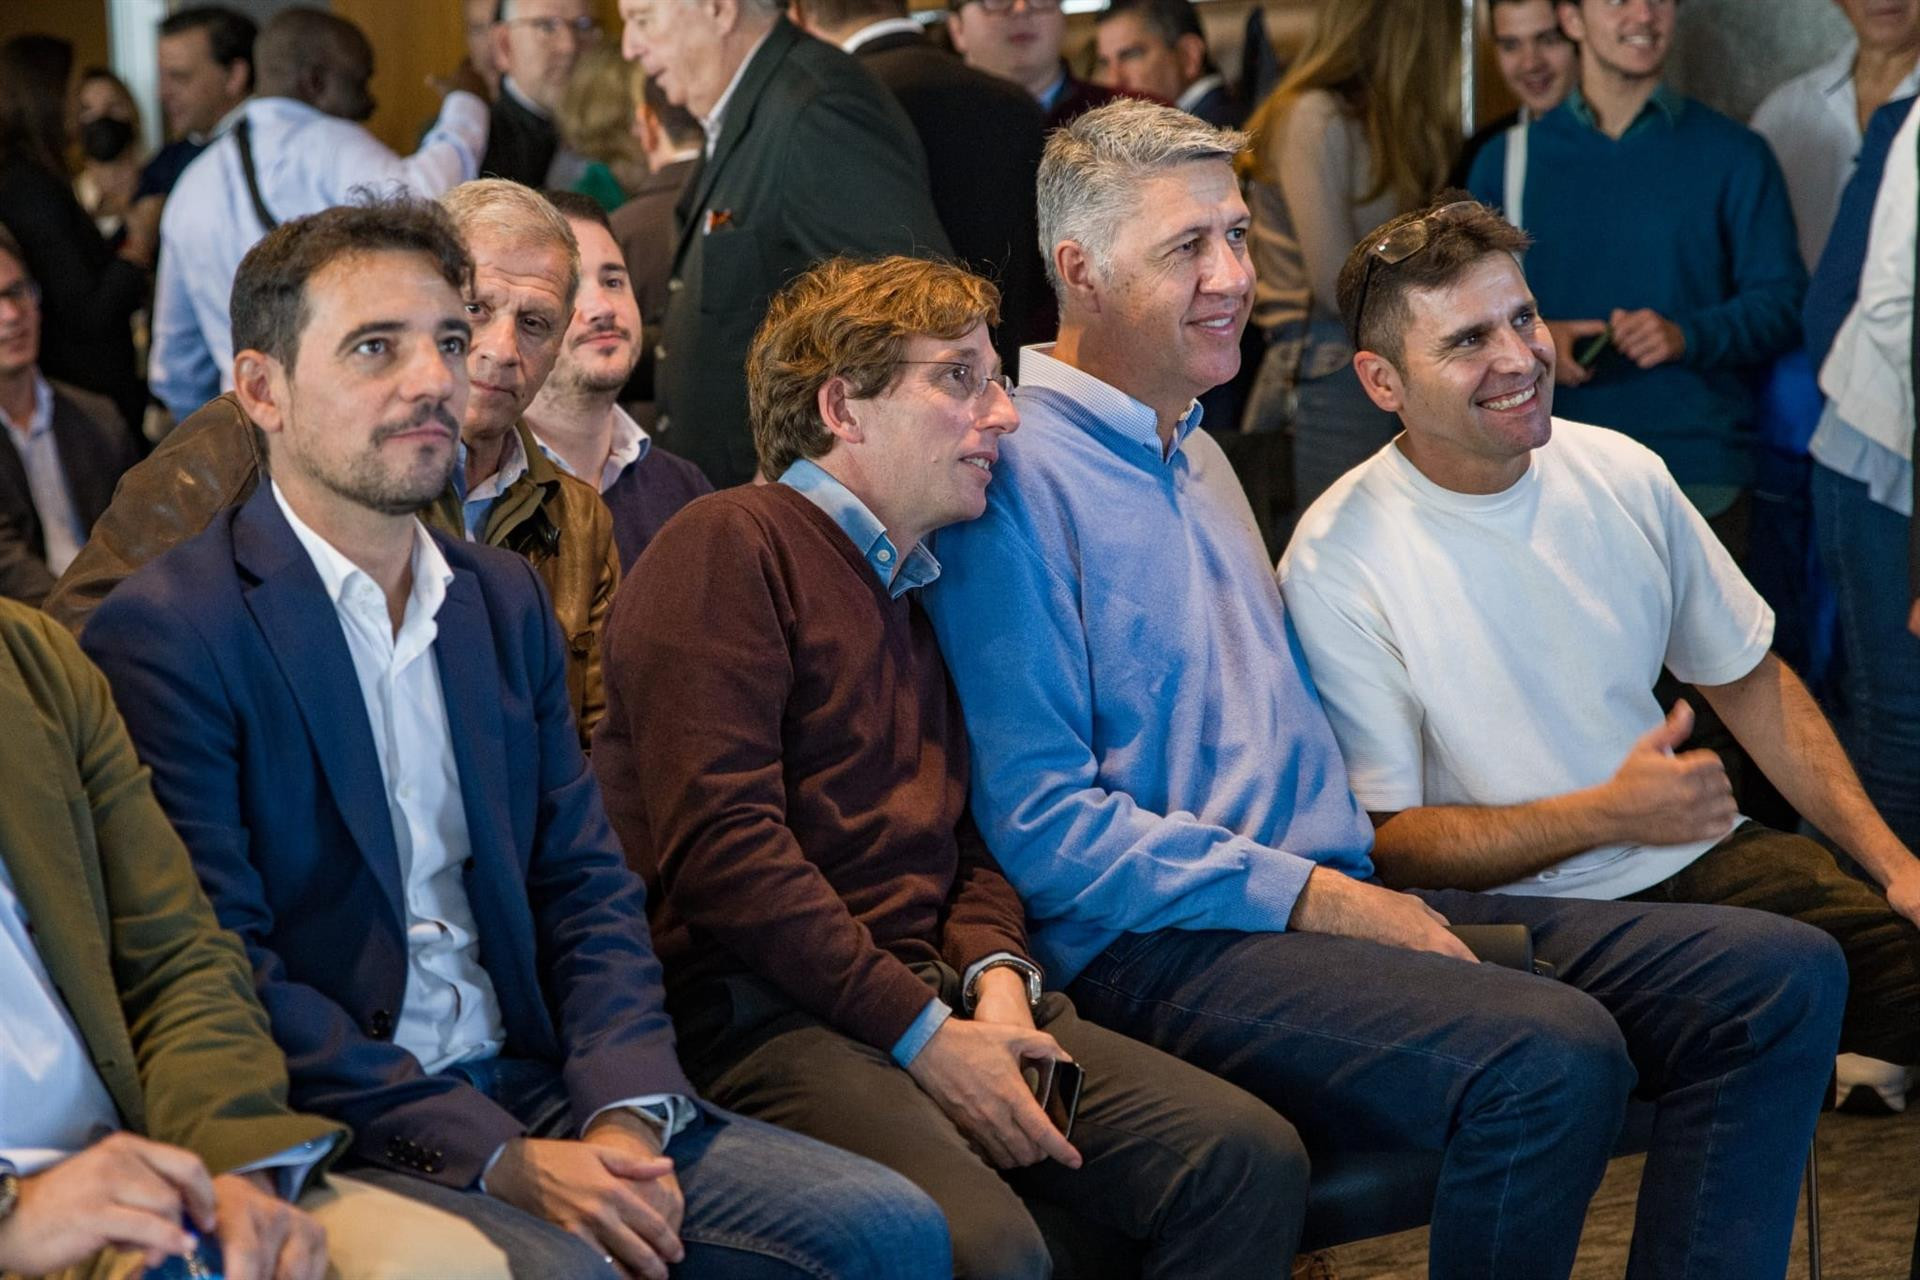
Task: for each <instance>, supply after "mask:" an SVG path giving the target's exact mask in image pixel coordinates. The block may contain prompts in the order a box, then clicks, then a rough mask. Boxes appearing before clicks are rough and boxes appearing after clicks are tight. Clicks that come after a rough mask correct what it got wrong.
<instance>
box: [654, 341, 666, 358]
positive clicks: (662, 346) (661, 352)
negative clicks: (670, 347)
mask: <svg viewBox="0 0 1920 1280" xmlns="http://www.w3.org/2000/svg"><path fill="white" fill-rule="evenodd" d="M653 358H654V359H655V360H665V359H666V358H667V344H666V343H664V342H662V343H659V344H658V345H656V346H655V347H654V349H653Z"/></svg>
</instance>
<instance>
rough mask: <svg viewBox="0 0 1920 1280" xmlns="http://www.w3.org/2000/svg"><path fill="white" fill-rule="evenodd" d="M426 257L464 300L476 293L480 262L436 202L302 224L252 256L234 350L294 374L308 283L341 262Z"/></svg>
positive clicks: (239, 294) (271, 236) (377, 203)
mask: <svg viewBox="0 0 1920 1280" xmlns="http://www.w3.org/2000/svg"><path fill="white" fill-rule="evenodd" d="M367 253H419V254H424V255H425V256H426V257H428V258H431V259H432V260H433V264H434V266H435V267H436V268H437V269H438V270H439V272H440V278H441V279H443V280H445V281H446V282H447V283H448V284H449V285H451V286H452V287H453V290H454V292H455V293H458V294H459V295H460V296H461V297H465V296H467V294H468V293H470V292H471V291H472V287H473V258H472V257H471V256H470V255H469V254H468V253H467V248H466V245H464V244H463V243H461V240H460V233H459V232H458V231H456V230H455V229H454V225H453V219H452V218H450V217H448V216H447V212H446V210H444V209H442V208H441V207H440V206H439V205H437V204H434V203H433V202H432V201H430V200H416V199H412V198H406V197H391V198H389V197H382V198H376V199H371V200H368V201H366V202H365V203H362V204H348V205H337V206H335V207H334V208H331V209H326V210H323V211H321V212H319V213H315V214H310V215H308V216H307V217H304V218H295V219H293V220H292V221H291V222H284V223H282V224H281V225H280V226H278V227H275V228H274V229H273V230H272V231H269V232H268V233H267V235H266V238H265V239H263V240H262V241H260V243H259V244H256V245H254V246H253V248H251V249H249V250H248V251H247V256H246V257H244V258H242V259H241V260H240V270H239V273H238V274H236V275H235V276H234V278H233V295H232V301H231V304H230V306H231V310H232V313H233V349H234V351H235V352H240V351H264V352H265V353H266V354H268V355H270V356H272V357H273V358H274V359H276V360H278V361H279V362H280V363H281V364H282V365H284V366H286V367H288V368H292V367H293V364H294V362H295V360H297V359H298V358H299V354H300V332H301V330H303V329H305V328H306V325H307V320H308V311H307V281H309V280H311V279H313V277H314V276H315V275H316V274H318V273H319V272H320V271H321V270H322V269H324V268H325V267H327V266H328V265H330V264H332V263H334V262H336V261H338V260H339V259H341V258H345V257H350V256H352V255H355V254H367Z"/></svg>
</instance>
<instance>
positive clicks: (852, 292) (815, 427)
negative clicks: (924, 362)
mask: <svg viewBox="0 0 1920 1280" xmlns="http://www.w3.org/2000/svg"><path fill="white" fill-rule="evenodd" d="M999 319H1000V291H999V290H998V289H996V288H994V287H993V285H992V284H991V283H990V282H988V281H986V280H983V279H981V278H980V277H979V276H977V275H974V274H973V273H972V272H971V271H968V270H966V269H965V268H964V267H956V266H950V265H948V264H947V263H944V262H928V261H925V260H923V259H920V258H903V257H898V256H896V257H891V258H881V259H880V260H879V261H877V262H856V261H854V260H852V259H850V258H834V259H831V260H830V261H827V262H823V263H821V264H820V265H819V266H817V267H815V268H813V269H812V270H811V271H809V272H807V273H806V274H805V275H803V276H800V277H799V278H797V279H795V280H794V281H793V283H792V284H789V285H788V286H787V287H786V288H785V289H782V290H781V291H780V293H779V294H778V295H777V296H775V298H774V300H773V303H772V305H771V306H769V307H768V308H767V315H766V319H764V320H762V321H761V322H760V331H759V332H758V333H756V334H754V336H753V349H752V350H751V351H749V352H748V353H747V409H748V417H749V419H750V420H751V422H752V424H753V443H754V448H755V449H756V450H757V451H758V452H759V455H760V470H761V473H762V474H763V475H765V476H766V477H767V478H768V479H770V480H777V479H779V477H780V473H781V472H783V471H785V470H786V469H787V468H788V467H790V466H792V465H793V464H794V462H795V461H797V460H798V459H800V458H818V457H820V456H821V455H822V454H824V453H826V452H827V450H829V449H831V448H832V447H833V435H832V433H831V432H829V431H828V430H827V426H826V423H824V422H822V421H821V420H820V405H819V393H820V388H821V387H823V386H825V385H826V384H827V381H828V380H829V379H831V378H845V379H846V380H847V383H848V395H849V396H851V397H853V398H855V399H866V398H867V397H869V396H877V395H879V394H880V393H881V392H882V391H885V390H886V389H887V388H888V387H889V386H890V385H892V383H893V380H894V378H895V377H896V376H897V375H898V374H899V372H900V359H901V356H902V355H903V354H904V353H905V351H906V347H907V339H909V338H912V337H916V336H926V337H932V338H946V339H952V338H963V337H965V336H966V335H967V334H969V333H971V332H972V331H973V329H974V327H975V326H976V325H981V324H988V325H991V324H996V323H998V322H999Z"/></svg>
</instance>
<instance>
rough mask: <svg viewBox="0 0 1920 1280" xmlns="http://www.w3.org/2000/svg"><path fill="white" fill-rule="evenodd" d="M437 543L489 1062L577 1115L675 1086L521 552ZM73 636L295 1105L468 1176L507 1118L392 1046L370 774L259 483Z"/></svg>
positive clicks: (310, 571)
mask: <svg viewBox="0 0 1920 1280" xmlns="http://www.w3.org/2000/svg"><path fill="white" fill-rule="evenodd" d="M433 536H434V537H435V538H436V539H438V540H439V545H440V548H441V550H442V552H443V553H444V554H445V555H446V558H447V563H448V564H449V565H450V566H451V567H452V569H453V574H454V579H453V582H452V583H451V584H450V585H449V586H448V588H447V596H446V601H445V603H444V604H442V606H441V608H440V612H439V615H438V623H439V634H438V637H437V638H436V639H435V641H434V645H433V653H434V660H435V662H436V663H437V665H438V667H439V671H440V680H441V685H442V688H443V691H444V694H445V698H446V707H447V722H448V726H449V728H450V730H451V733H452V739H453V749H454V757H455V760H456V763H457V765H458V767H459V771H460V787H461V793H462V795H463V796H464V798H465V807H466V815H467V825H468V828H469V831H470V833H471V837H472V846H473V848H472V855H473V856H472V858H471V859H470V860H469V861H468V863H467V867H466V887H467V895H468V898H469V899H470V901H471V903H472V906H473V914H474V919H475V921H476V922H477V923H478V925H479V939H480V959H481V963H482V965H484V967H485V968H486V971H487V974H488V976H490V977H491V978H492V979H493V987H494V990H495V992H496V993H497V994H498V996H499V1000H500V1012H501V1016H502V1019H503V1021H504V1023H505V1025H506V1032H507V1044H506V1048H505V1051H504V1052H505V1054H506V1055H507V1056H510V1057H518V1058H532V1059H540V1060H545V1061H548V1062H552V1063H554V1064H555V1065H556V1066H558V1067H559V1068H560V1069H561V1071H562V1073H563V1077H564V1079H565V1081H566V1085H567V1090H568V1093H569V1095H570V1098H571V1101H572V1106H573V1116H574V1119H575V1121H576V1123H584V1122H585V1121H586V1120H587V1119H588V1118H589V1117H590V1116H591V1115H592V1114H593V1113H594V1112H596V1111H598V1110H599V1109H600V1108H601V1107H604V1106H607V1105H609V1104H611V1103H615V1102H618V1101H620V1100H621V1099H623V1098H629V1097H633V1096H636V1095H640V1094H649V1093H674V1094H685V1095H688V1096H691V1095H692V1094H693V1089H692V1087H691V1086H690V1085H689V1084H688V1083H687V1080H686V1077H685V1076H684V1075H683V1074H682V1072H681V1069H680V1065H679V1062H678V1060H677V1059H676V1058H675V1056H674V1042H673V1028H672V1024H671V1023H670V1022H669V1021H668V1018H667V1015H666V1012H665V1009H664V1006H663V1004H662V996H661V986H660V966H659V963H658V962H657V961H656V960H655V959H654V955H653V947H652V943H651V941H650V940H649V938H648V935H647V925H646V912H645V908H644V903H643V901H642V893H643V891H642V889H641V887H640V882H639V880H638V879H637V878H636V877H635V876H633V875H632V874H631V873H630V872H629V871H628V870H627V868H626V864H625V861H624V859H623V858H622V856H621V853H620V848H619V845H618V844H617V843H616V842H615V840H614V837H613V834H612V831H611V829H610V828H609V827H608V825H607V820H606V815H605V813H604V812H603V810H602V808H601V803H600V792H599V789H598V787H597V785H596V784H595V782H594V777H593V774H592V772H591V771H590V770H589V769H588V768H587V763H586V760H585V758H584V757H583V756H582V755H581V754H580V747H579V742H578V737H577V735H576V734H575V731H574V726H573V717H572V713H571V711H570V710H569V706H568V701H567V683H566V650H565V647H564V645H563V643H562V641H561V638H560V632H559V629H558V627H557V626H556V624H555V622H554V618H553V610H552V608H551V607H550V606H549V605H548V603H547V598H546V592H545V589H544V588H543V587H542V586H541V584H540V580H539V578H538V577H536V576H535V575H534V572H533V570H532V568H531V567H530V566H529V565H528V564H527V562H526V561H525V560H524V559H522V558H521V557H519V556H516V555H513V554H510V553H508V552H504V551H498V550H495V549H493V548H490V547H485V546H478V545H475V544H473V543H468V542H454V541H451V540H448V539H446V538H444V537H442V536H441V535H439V534H437V533H436V534H434V535H433ZM84 645H85V647H86V649H87V651H88V652H89V653H90V654H91V656H92V657H93V659H94V661H95V662H97V663H99V664H100V666H101V668H102V669H103V670H104V671H105V672H106V673H107V676H108V679H109V680H110V681H111V682H112V685H113V691H114V696H115V699H116V701H117V702H118V703H119V706H120V710H121V712H122V714H123V715H124V716H125V718H126V721H127V727H128V728H129V729H130V730H131V731H132V733H133V738H134V744H135V746H136V747H137V748H138V749H139V752H140V755H141V756H142V758H143V759H144V760H145V761H146V763H147V764H148V765H149V766H150V767H151V768H152V769H153V786H154V792H155V793H156V794H157V795H158V796H159V799H160V803H161V805H162V806H163V807H164V808H165V809H166V811H167V814H168V816H169V817H171V818H172V820H173V823H174V825H175V827H177V828H178V829H179V832H180V834H181V836H182V837H183V838H184V839H185V840H186V843H187V847H188V849H189V850H191V851H192V854H193V860H194V865H195V867H196V869H197V870H198V871H199V873H200V878H201V880H202V881H203V882H204V883H205V885H206V889H207V893H208V895H209V896H210V897H211V898H212V899H213V903H214V907H215V910H216V911H217V912H218V914H219V917H220V923H221V924H223V925H225V926H226V927H227V928H228V929H231V930H232V931H234V932H235V933H237V934H238V935H239V936H240V938H241V940H242V941H243V942H244V943H245V944H246V947H247V951H248V954H249V956H250V957H251V959H252V961H253V967H254V981H255V985H256V987H257V988H258V990H259V994H260V999H261V1002H262V1003H263V1004H264V1005H265V1006H266V1010H267V1013H268V1016H269V1017H270V1018H271V1019H272V1023H273V1032H274V1038H275V1039H277V1040H278V1041H279V1042H280V1046H281V1048H282V1049H284V1050H285V1051H286V1055H287V1065H288V1068H289V1071H290V1075H291V1079H292V1100H293V1103H294V1105H295V1106H296V1107H298V1108H300V1109H302V1110H307V1111H314V1112H318V1113H320V1114H322V1115H326V1116H329V1117H332V1118H334V1119H336V1120H339V1121H342V1122H344V1123H346V1124H348V1125H350V1126H352V1128H353V1131H354V1141H353V1145H352V1147H351V1148H350V1155H351V1157H352V1158H353V1159H355V1160H358V1161H362V1162H365V1163H368V1164H373V1165H380V1166H384V1167H387V1168H392V1169H397V1170H400V1171H403V1172H407V1173H413V1174H417V1175H421V1176H425V1177H428V1178H431V1179H432V1180H433V1181H436V1182H440V1183H443V1184H446V1185H448V1186H454V1187H467V1186H471V1185H473V1184H474V1182H475V1181H476V1179H477V1178H478V1177H479V1175H480V1173H481V1172H482V1170H483V1168H484V1166H485V1164H486V1162H487V1160H488V1159H489V1157H491V1156H492V1155H493V1153H494V1152H495V1151H496V1150H497V1149H498V1148H499V1147H500V1145H501V1144H502V1143H503V1142H506V1141H507V1140H509V1139H511V1138H514V1137H516V1136H519V1135H520V1134H521V1133H523V1132H524V1128H523V1126H522V1125H521V1124H520V1123H519V1122H518V1121H517V1120H515V1119H514V1117H513V1116H512V1115H510V1114H508V1113H507V1112H506V1111H505V1110H504V1109H502V1108H501V1107H499V1106H498V1105H496V1104H495V1103H494V1102H493V1101H491V1100H490V1099H488V1098H487V1097H486V1096H485V1095H484V1094H482V1093H480V1092H479V1091H478V1090H476V1089H474V1088H472V1087H471V1086H468V1085H466V1084H463V1083H461V1082H459V1081H457V1080H455V1079H453V1078H450V1077H447V1076H443V1075H440V1076H436V1075H428V1074H427V1073H426V1072H425V1071H423V1070H422V1069H421V1066H420V1063H419V1061H418V1060H417V1059H416V1058H415V1057H414V1056H413V1055H412V1054H411V1053H408V1052H407V1051H406V1050H405V1049H402V1048H401V1047H399V1046H398V1045H396V1044H394V1043H393V1040H392V1037H393V1031H394V1027H395V1026H396V1025H397V1023H398V1021H399V1013H400V1005H401V999H402V996H403V994H404V992H405V987H406V980H407V947H406V936H405V927H404V923H403V920H404V916H403V906H402V888H403V887H402V883H401V870H400V862H399V855H398V852H397V850H396V847H395V844H394V838H393V827H392V824H391V820H390V818H389V815H388V809H387V798H386V789H385V785H384V782H383V780H382V777H381V772H380V761H379V757H378V755H377V754H376V752H375V748H374V741H373V731H372V728H371V723H370V721H369V719H368V717H367V712H366V704H365V702H364V701H363V699H362V697H361V692H360V685H359V681H358V679H357V677H356V675H355V673H354V668H353V658H352V655H351V654H350V652H349V651H348V649H347V642H346V638H345V636H344V634H343V633H342V631H341V629H340V623H339V619H338V616H337V615H336V613H335V612H334V606H333V602H332V600H331V599H330V598H329V597H328V596H327V593H326V589H325V587H324V586H323V585H322V583H321V580H320V575H319V573H318V571H317V570H315V568H314V567H313V562H312V560H311V559H310V558H309V557H308V555H307V553H306V549H305V548H304V547H302V546H301V545H300V542H299V540H298V539H297V538H296V537H295V535H294V532H293V529H292V526H290V525H289V524H288V523H287V521H286V517H285V516H284V515H283V514H282V513H281V511H280V508H279V505H278V504H277V503H276V502H275V500H274V498H273V490H272V487H271V486H269V485H261V486H260V487H259V488H258V489H257V490H255V491H254V494H253V496H252V497H251V498H250V499H248V500H247V501H246V502H245V503H244V504H242V505H240V506H237V507H234V508H231V509H229V510H228V511H226V512H223V513H222V514H221V515H220V516H219V517H217V518H216V519H215V520H214V522H213V524H212V525H210V526H209V527H208V528H207V529H206V530H205V531H204V532H203V533H201V534H200V535H199V536H197V537H195V538H193V539H192V540H190V541H188V542H185V543H182V544H180V545H179V546H177V547H175V548H174V549H173V550H171V551H169V552H167V553H166V554H165V555H163V556H161V557H160V558H159V559H157V560H154V561H152V562H151V563H149V564H147V565H146V566H145V567H143V568H141V569H140V570H139V571H138V572H136V573H134V574H133V576H132V577H130V578H128V579H127V580H126V581H125V582H124V583H122V584H121V585H120V586H119V587H117V588H116V589H115V590H114V592H113V593H112V594H111V595H110V596H108V598H107V600H106V601H105V603H103V604H102V605H101V606H100V608H99V610H98V612H96V613H95V614H94V615H93V619H92V621H91V622H90V623H89V624H88V626H87V630H86V636H85V640H84Z"/></svg>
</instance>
